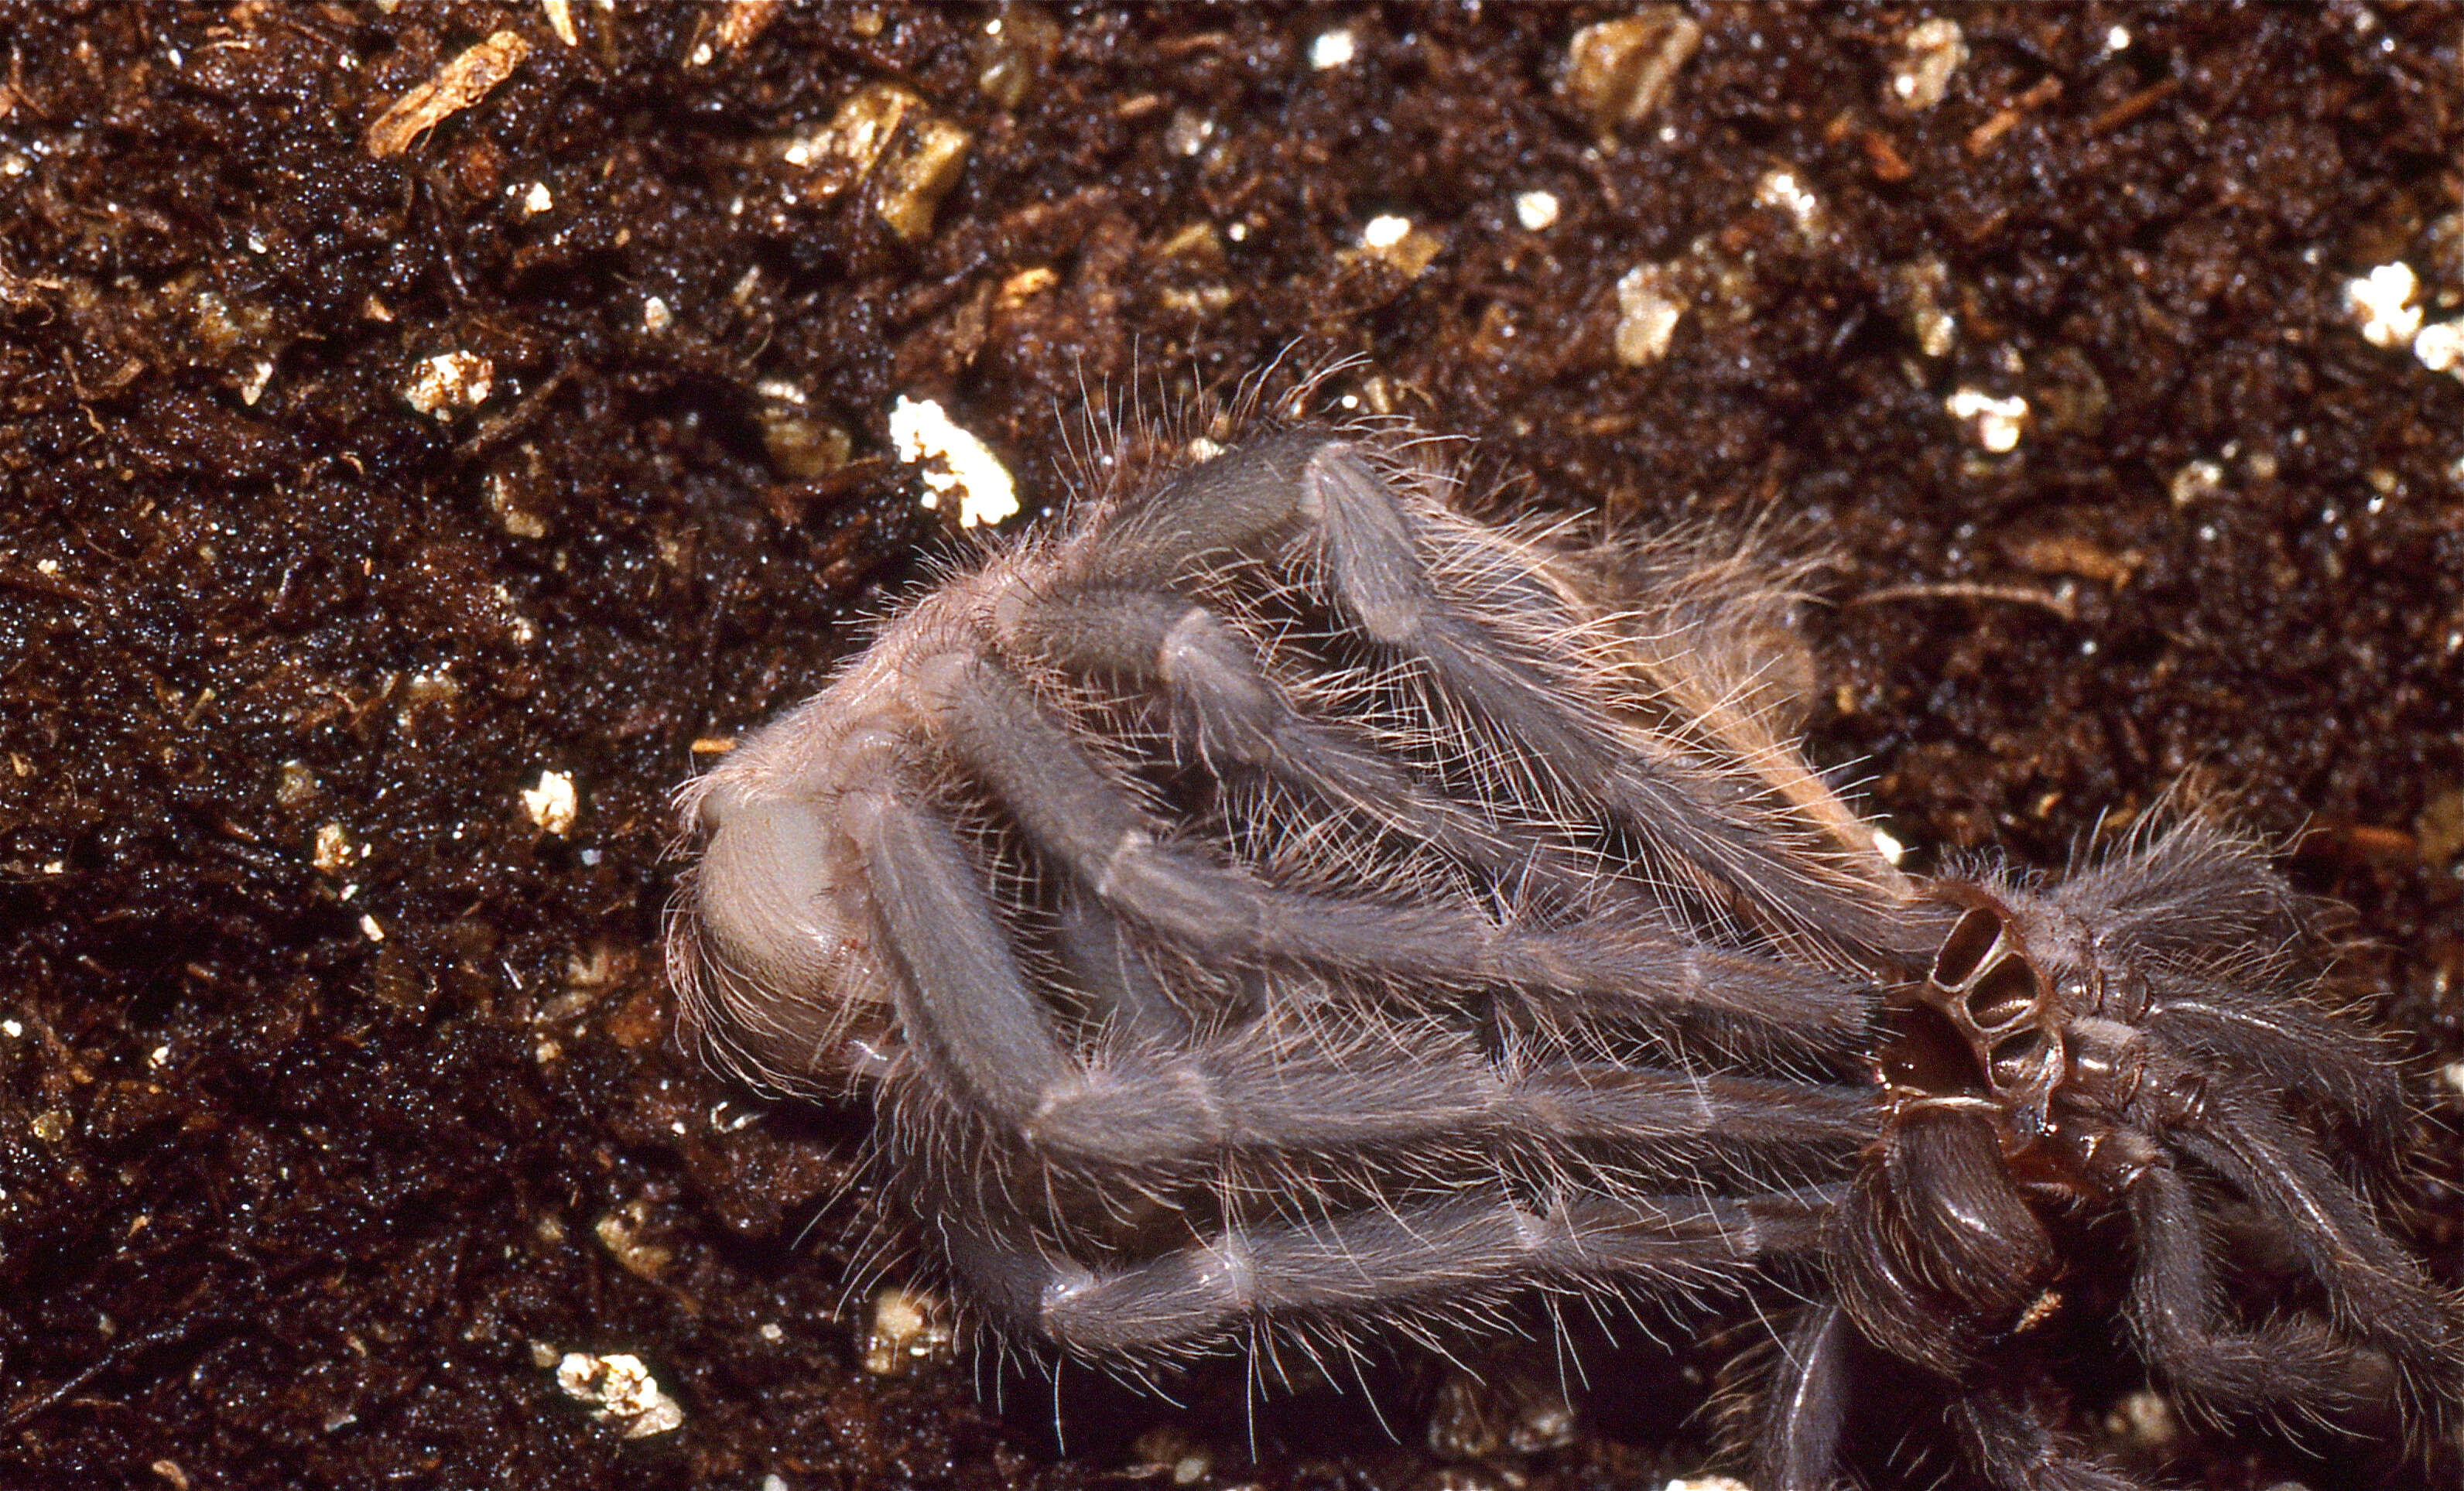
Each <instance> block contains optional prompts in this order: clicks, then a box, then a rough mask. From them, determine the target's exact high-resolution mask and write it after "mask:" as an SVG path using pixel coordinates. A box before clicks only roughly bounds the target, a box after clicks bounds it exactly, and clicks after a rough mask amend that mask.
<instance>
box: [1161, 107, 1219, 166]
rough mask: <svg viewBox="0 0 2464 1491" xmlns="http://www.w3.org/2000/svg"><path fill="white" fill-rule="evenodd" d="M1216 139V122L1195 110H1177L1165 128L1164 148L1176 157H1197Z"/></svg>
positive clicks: (1173, 112)
mask: <svg viewBox="0 0 2464 1491" xmlns="http://www.w3.org/2000/svg"><path fill="white" fill-rule="evenodd" d="M1214 138H1215V121H1213V120H1211V119H1208V118H1207V117H1206V116H1205V115H1203V114H1200V113H1199V112H1197V111H1196V110H1194V109H1175V110H1173V111H1172V119H1171V120H1170V121H1167V122H1166V123H1165V125H1164V127H1163V147H1164V148H1165V149H1166V150H1169V151H1171V152H1172V153H1173V154H1175V155H1182V156H1188V155H1196V154H1197V153H1198V152H1199V151H1200V150H1203V149H1205V148H1206V142H1208V141H1210V140H1212V139H1214Z"/></svg>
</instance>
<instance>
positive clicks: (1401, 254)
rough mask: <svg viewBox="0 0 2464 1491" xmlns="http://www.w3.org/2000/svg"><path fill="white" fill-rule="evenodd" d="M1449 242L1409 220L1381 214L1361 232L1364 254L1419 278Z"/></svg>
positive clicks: (1391, 214)
mask: <svg viewBox="0 0 2464 1491" xmlns="http://www.w3.org/2000/svg"><path fill="white" fill-rule="evenodd" d="M1444 247H1445V241H1444V240H1443V239H1441V238H1440V237H1439V236H1438V235H1437V234H1435V233H1433V232H1430V231H1429V230H1426V229H1424V228H1420V227H1419V226H1417V225H1416V224H1414V223H1413V221H1412V220H1411V219H1410V218H1408V217H1403V216H1400V215H1398V214H1396V213H1393V212H1381V213H1379V214H1378V215H1377V216H1375V217H1373V218H1371V219H1370V220H1369V221H1368V222H1367V223H1366V224H1364V225H1363V226H1362V228H1361V230H1360V248H1361V252H1364V253H1367V254H1370V255H1372V256H1373V257H1375V258H1379V259H1383V260H1384V261H1385V262H1387V263H1388V264H1391V265H1393V266H1394V267H1395V268H1397V269H1398V270H1401V271H1402V272H1403V273H1404V274H1410V275H1418V274H1419V273H1420V272H1421V271H1422V270H1424V269H1427V268H1428V267H1429V263H1430V261H1431V260H1433V259H1435V258H1436V257H1437V256H1438V253H1439V251H1440V250H1441V249H1443V248H1444Z"/></svg>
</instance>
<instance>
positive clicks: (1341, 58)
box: [1309, 29, 1353, 73]
mask: <svg viewBox="0 0 2464 1491" xmlns="http://www.w3.org/2000/svg"><path fill="white" fill-rule="evenodd" d="M1352 57H1353V39H1352V33H1351V32H1350V31H1349V30H1345V29H1337V30H1334V31H1330V32H1321V33H1318V37H1317V39H1316V40H1314V41H1312V42H1310V43H1309V66H1311V67H1313V68H1315V69H1317V70H1318V71H1319V72H1321V73H1323V72H1326V71H1328V70H1329V69H1331V68H1338V67H1341V66H1343V65H1344V64H1345V63H1347V62H1349V61H1351V60H1352Z"/></svg>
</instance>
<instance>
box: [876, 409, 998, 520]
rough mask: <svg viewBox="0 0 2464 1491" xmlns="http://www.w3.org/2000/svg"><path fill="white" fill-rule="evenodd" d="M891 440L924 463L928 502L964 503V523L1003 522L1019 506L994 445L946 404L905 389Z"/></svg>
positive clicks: (903, 456)
mask: <svg viewBox="0 0 2464 1491" xmlns="http://www.w3.org/2000/svg"><path fill="white" fill-rule="evenodd" d="M890 443H891V447H892V448H893V449H896V450H897V451H898V458H899V459H900V460H902V461H909V462H913V463H917V464H920V465H922V466H923V468H924V487H925V495H924V506H926V507H927V508H934V509H937V508H938V507H939V506H940V504H941V499H943V498H945V497H949V498H955V499H956V500H957V504H958V526H960V527H961V528H973V527H975V526H976V525H977V524H979V523H998V522H1000V521H1001V519H1002V518H1005V517H1007V516H1009V515H1011V514H1013V513H1016V512H1017V511H1018V485H1017V483H1016V482H1015V481H1013V480H1012V479H1011V477H1010V473H1009V469H1008V468H1007V467H1005V466H1003V465H1001V457H999V456H997V455H995V454H993V450H992V447H990V446H988V445H986V444H984V443H983V442H982V441H981V440H979V439H978V438H977V437H976V436H975V435H974V433H972V432H971V431H969V430H965V429H962V428H959V427H958V426H957V423H955V422H954V421H953V420H952V419H951V418H950V416H949V413H948V412H947V411H946V410H944V409H943V408H942V407H941V406H940V404H939V403H937V402H936V401H935V400H932V399H910V398H908V397H907V396H906V395H905V394H900V395H899V396H898V400H897V402H896V403H895V404H893V405H891V409H890Z"/></svg>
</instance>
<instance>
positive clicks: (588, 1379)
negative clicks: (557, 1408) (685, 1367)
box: [556, 1351, 685, 1439]
mask: <svg viewBox="0 0 2464 1491" xmlns="http://www.w3.org/2000/svg"><path fill="white" fill-rule="evenodd" d="M556 1385H557V1387H558V1388H559V1389H560V1390H561V1391H562V1392H563V1393H564V1395H565V1396H566V1397H569V1398H572V1399H574V1400H575V1401H576V1402H581V1403H587V1404H589V1405H590V1406H591V1407H590V1416H591V1417H593V1418H595V1419H598V1420H599V1421H600V1422H601V1423H604V1424H609V1425H613V1426H615V1427H616V1428H617V1429H618V1431H619V1432H620V1433H622V1434H623V1435H624V1436H625V1437H626V1438H627V1439H644V1438H648V1437H649V1436H652V1435H661V1434H668V1433H671V1432H672V1431H673V1430H676V1429H678V1428H681V1427H683V1425H684V1421H685V1413H684V1407H683V1405H681V1404H679V1403H678V1402H676V1400H675V1399H674V1398H671V1397H670V1396H668V1394H667V1393H666V1392H663V1391H661V1389H660V1387H659V1379H658V1378H656V1377H653V1376H651V1375H650V1370H649V1368H648V1367H645V1366H643V1365H642V1359H641V1358H640V1357H638V1356H634V1355H631V1354H629V1353H626V1352H621V1351H619V1352H611V1353H609V1354H608V1355H605V1356H594V1355H591V1354H590V1353H588V1352H585V1351H569V1352H567V1353H565V1356H564V1358H563V1359H562V1360H561V1361H560V1362H558V1363H557V1364H556Z"/></svg>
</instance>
